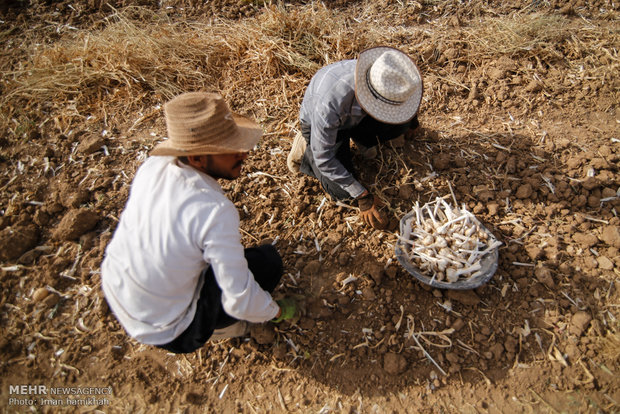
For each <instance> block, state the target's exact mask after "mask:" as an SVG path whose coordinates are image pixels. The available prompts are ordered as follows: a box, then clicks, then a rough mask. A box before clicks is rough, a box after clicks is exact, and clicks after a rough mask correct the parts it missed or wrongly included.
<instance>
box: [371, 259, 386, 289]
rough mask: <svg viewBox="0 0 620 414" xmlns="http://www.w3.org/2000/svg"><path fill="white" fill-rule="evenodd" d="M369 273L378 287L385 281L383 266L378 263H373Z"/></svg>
mask: <svg viewBox="0 0 620 414" xmlns="http://www.w3.org/2000/svg"><path fill="white" fill-rule="evenodd" d="M368 273H369V274H370V277H372V280H374V281H375V283H376V284H377V285H380V284H381V280H382V279H383V266H381V265H380V264H378V263H373V264H371V265H370V266H369V269H368Z"/></svg>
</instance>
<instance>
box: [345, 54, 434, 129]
mask: <svg viewBox="0 0 620 414" xmlns="http://www.w3.org/2000/svg"><path fill="white" fill-rule="evenodd" d="M423 89H424V88H423V84H422V76H421V75H420V71H419V70H418V67H417V66H416V65H415V63H413V60H411V58H410V57H409V56H407V55H406V54H405V53H403V52H401V51H400V50H398V49H394V48H392V47H387V46H379V47H373V48H371V49H366V50H364V51H363V52H362V53H360V56H359V58H358V59H357V64H356V66H355V96H356V98H357V101H358V102H359V103H360V105H361V106H362V108H363V109H364V110H365V111H366V112H368V114H369V115H370V116H372V117H373V118H375V119H377V120H379V121H381V122H385V123H388V124H403V123H405V122H407V121H409V120H411V118H413V117H414V115H415V114H416V113H417V112H418V108H419V107H420V101H421V100H422V91H423Z"/></svg>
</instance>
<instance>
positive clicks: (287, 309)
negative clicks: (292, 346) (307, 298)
mask: <svg viewBox="0 0 620 414" xmlns="http://www.w3.org/2000/svg"><path fill="white" fill-rule="evenodd" d="M276 303H277V304H278V306H280V310H281V312H280V316H279V317H277V318H274V319H272V320H271V322H273V323H280V322H282V321H286V320H289V319H292V318H294V317H295V315H296V314H297V302H295V299H293V298H284V299H278V300H276Z"/></svg>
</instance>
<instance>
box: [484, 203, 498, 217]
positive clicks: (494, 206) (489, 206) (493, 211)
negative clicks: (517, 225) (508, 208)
mask: <svg viewBox="0 0 620 414" xmlns="http://www.w3.org/2000/svg"><path fill="white" fill-rule="evenodd" d="M498 209H499V204H497V203H489V204H487V210H488V211H489V215H491V216H495V215H496V214H497V210H498Z"/></svg>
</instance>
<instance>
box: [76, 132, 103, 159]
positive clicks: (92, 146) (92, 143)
mask: <svg viewBox="0 0 620 414" xmlns="http://www.w3.org/2000/svg"><path fill="white" fill-rule="evenodd" d="M104 144H105V140H104V139H103V138H102V137H100V136H98V135H95V134H93V135H90V136H88V137H85V138H82V141H81V142H80V144H79V145H78V147H77V151H78V152H80V153H82V154H84V155H90V154H92V153H94V152H96V151H99V150H100V149H101V147H103V145H104Z"/></svg>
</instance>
